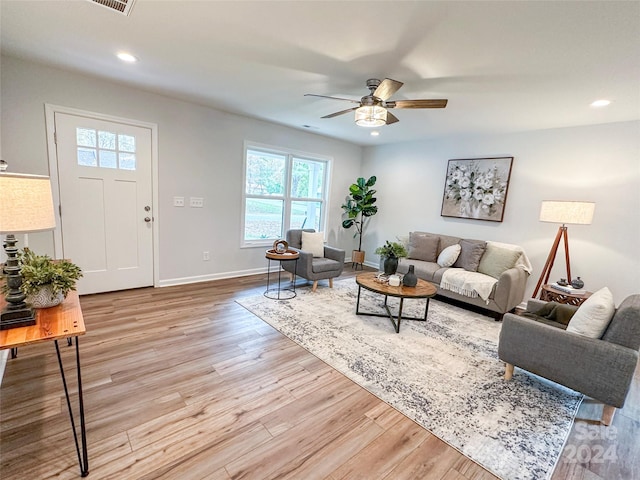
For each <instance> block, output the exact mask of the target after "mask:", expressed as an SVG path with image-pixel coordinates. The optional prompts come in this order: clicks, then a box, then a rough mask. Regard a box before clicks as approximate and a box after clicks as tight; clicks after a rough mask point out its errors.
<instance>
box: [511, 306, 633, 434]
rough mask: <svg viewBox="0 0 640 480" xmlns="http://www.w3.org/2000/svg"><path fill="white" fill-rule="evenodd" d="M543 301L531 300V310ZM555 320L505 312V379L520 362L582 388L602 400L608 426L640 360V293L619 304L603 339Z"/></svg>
mask: <svg viewBox="0 0 640 480" xmlns="http://www.w3.org/2000/svg"><path fill="white" fill-rule="evenodd" d="M545 303H546V302H542V301H540V300H534V299H531V300H530V301H529V304H528V306H527V311H529V312H534V313H535V312H539V311H540V309H541V308H542V307H543V306H544V305H545ZM553 323H554V322H548V321H547V322H540V321H536V320H534V319H531V318H526V317H522V316H518V315H514V314H511V313H507V314H506V315H505V316H504V320H503V323H502V330H501V332H500V343H499V345H498V356H499V357H500V359H501V360H503V361H504V362H505V363H506V371H505V379H507V380H510V379H511V377H512V375H513V367H514V366H518V367H520V368H522V369H524V370H527V371H529V372H532V373H535V374H536V375H540V376H541V377H544V378H547V379H549V380H551V381H553V382H556V383H559V384H561V385H564V386H566V387H569V388H571V389H573V390H576V391H578V392H580V393H583V394H584V395H587V396H589V397H592V398H593V399H595V400H597V401H599V402H603V403H604V408H603V412H602V419H601V422H602V423H603V424H604V425H609V424H610V423H611V420H612V419H613V415H614V413H615V410H616V408H622V407H623V406H624V402H625V399H626V397H627V393H628V392H629V387H630V385H631V381H632V379H633V376H634V372H635V369H636V366H637V364H638V355H639V354H638V350H639V349H640V294H636V295H631V296H629V297H627V298H626V299H625V300H624V301H623V302H622V303H621V304H620V306H619V307H618V308H617V310H616V312H615V314H614V316H613V318H612V320H611V323H610V324H609V326H608V327H607V330H606V331H605V332H604V335H603V336H602V338H589V337H585V336H582V335H578V334H576V333H573V332H567V331H565V330H564V328H565V327H564V326H562V325H560V324H556V325H554V324H553Z"/></svg>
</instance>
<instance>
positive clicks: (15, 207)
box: [0, 172, 56, 330]
mask: <svg viewBox="0 0 640 480" xmlns="http://www.w3.org/2000/svg"><path fill="white" fill-rule="evenodd" d="M0 192H2V193H1V195H2V198H1V200H2V208H0V234H2V233H5V234H7V236H6V239H5V243H4V249H5V252H6V254H7V260H6V263H5V266H4V272H3V274H4V277H5V284H4V285H5V289H6V300H7V306H6V307H5V308H4V310H3V311H2V312H1V313H0V330H6V329H9V328H16V327H25V326H29V325H35V323H36V320H35V316H34V312H33V310H32V309H31V308H30V307H29V306H28V305H27V303H26V302H25V298H26V295H25V294H24V292H23V291H22V290H21V287H22V276H21V274H20V266H19V263H18V255H17V254H18V248H17V247H16V243H18V241H17V240H16V237H15V234H16V233H30V232H40V231H44V230H52V229H54V228H55V226H56V220H55V216H54V213H53V198H52V196H51V182H50V181H49V177H43V176H40V175H25V174H15V173H6V172H4V173H0Z"/></svg>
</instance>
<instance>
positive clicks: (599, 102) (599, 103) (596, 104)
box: [591, 99, 611, 107]
mask: <svg viewBox="0 0 640 480" xmlns="http://www.w3.org/2000/svg"><path fill="white" fill-rule="evenodd" d="M610 103H611V102H610V101H609V100H604V99H603V100H596V101H595V102H592V103H591V106H592V107H606V106H607V105H609V104H610Z"/></svg>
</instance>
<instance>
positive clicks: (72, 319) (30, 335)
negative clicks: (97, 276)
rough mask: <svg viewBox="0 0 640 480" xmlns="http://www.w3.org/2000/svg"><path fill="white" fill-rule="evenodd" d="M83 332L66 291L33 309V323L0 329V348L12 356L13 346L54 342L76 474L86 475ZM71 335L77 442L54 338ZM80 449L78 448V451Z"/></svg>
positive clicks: (74, 297)
mask: <svg viewBox="0 0 640 480" xmlns="http://www.w3.org/2000/svg"><path fill="white" fill-rule="evenodd" d="M5 304H6V302H5V300H4V298H0V310H2V309H3V308H4V306H5ZM85 333H86V328H85V325H84V318H83V317H82V309H81V308H80V300H79V298H78V294H77V292H75V291H71V292H69V295H67V298H66V299H65V300H64V302H62V303H61V304H60V305H58V306H57V307H51V308H45V309H38V310H36V324H35V325H32V326H30V327H19V328H12V329H10V330H0V350H6V349H11V351H12V357H13V358H15V355H16V352H17V349H18V348H19V347H24V346H27V345H31V344H34V343H42V342H49V341H53V342H54V343H55V348H56V354H57V355H58V365H59V366H60V376H61V377H62V385H63V386H64V394H65V397H66V399H67V408H68V409H69V418H70V419H71V428H72V430H73V438H74V440H75V444H76V452H77V454H78V464H79V466H80V476H82V477H86V476H87V475H89V455H88V452H87V432H86V427H85V419H84V400H83V398H82V376H81V370H80V347H79V343H78V337H79V336H80V335H84V334H85ZM74 338H75V344H76V368H77V371H78V407H79V411H80V442H78V433H77V429H76V422H75V419H74V415H73V410H72V408H71V401H70V399H69V389H68V388H67V380H66V377H65V374H64V367H63V365H62V358H61V356H60V346H59V345H58V340H63V339H67V343H68V344H69V345H71V344H72V343H73V339H74ZM81 450H82V451H81Z"/></svg>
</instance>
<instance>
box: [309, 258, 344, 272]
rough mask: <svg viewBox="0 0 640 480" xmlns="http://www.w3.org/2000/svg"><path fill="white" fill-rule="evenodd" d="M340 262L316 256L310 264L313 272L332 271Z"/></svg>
mask: <svg viewBox="0 0 640 480" xmlns="http://www.w3.org/2000/svg"><path fill="white" fill-rule="evenodd" d="M340 266H341V265H340V262H336V261H335V260H331V259H330V258H318V259H317V260H314V261H313V263H312V264H311V271H313V273H322V272H334V271H336V270H339V269H340Z"/></svg>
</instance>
